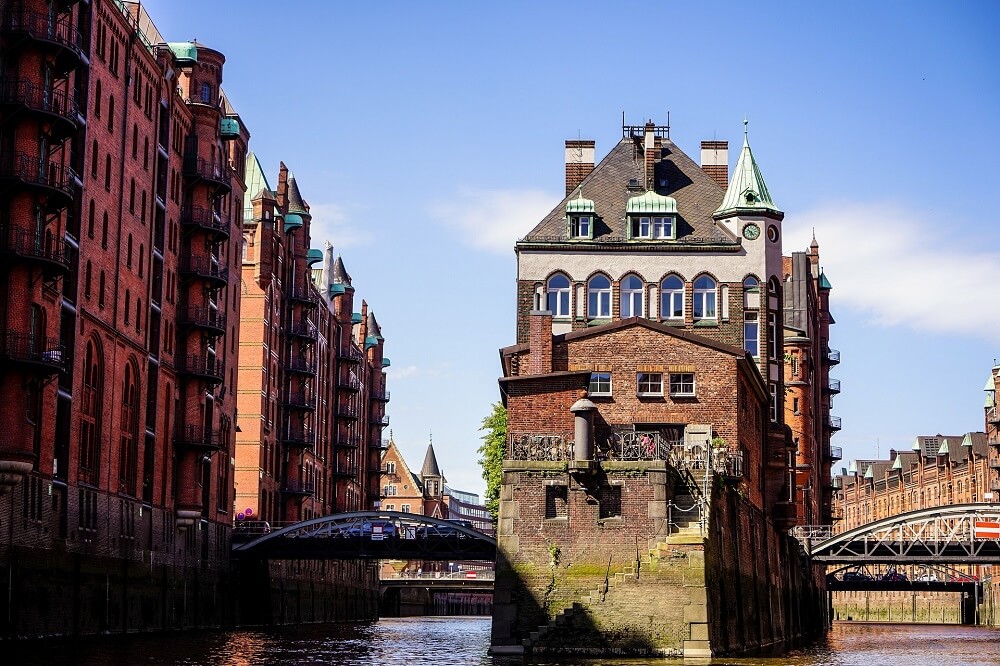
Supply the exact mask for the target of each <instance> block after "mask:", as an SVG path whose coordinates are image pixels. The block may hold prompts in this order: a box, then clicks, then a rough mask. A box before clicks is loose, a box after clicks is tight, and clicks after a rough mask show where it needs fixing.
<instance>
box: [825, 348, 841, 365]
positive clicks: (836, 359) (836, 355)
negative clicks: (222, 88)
mask: <svg viewBox="0 0 1000 666" xmlns="http://www.w3.org/2000/svg"><path fill="white" fill-rule="evenodd" d="M826 360H827V361H829V363H830V365H837V364H838V363H840V351H839V350H837V349H827V350H826Z"/></svg>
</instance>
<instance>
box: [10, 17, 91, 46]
mask: <svg viewBox="0 0 1000 666" xmlns="http://www.w3.org/2000/svg"><path fill="white" fill-rule="evenodd" d="M0 27H2V29H3V30H4V31H16V32H24V33H27V34H28V35H31V36H32V37H33V38H35V39H44V40H45V41H48V42H52V43H54V44H60V45H62V46H65V47H67V48H69V49H71V50H73V51H76V52H77V53H78V54H79V55H80V57H82V54H83V52H84V50H85V49H84V44H85V40H84V35H83V34H82V33H81V32H80V31H79V30H78V29H77V27H76V24H75V23H74V22H73V20H72V16H69V15H64V16H59V17H50V16H48V15H47V14H43V13H42V12H33V11H29V10H25V9H22V10H21V11H17V10H16V9H14V10H11V11H9V12H5V16H4V17H3V23H2V24H0Z"/></svg>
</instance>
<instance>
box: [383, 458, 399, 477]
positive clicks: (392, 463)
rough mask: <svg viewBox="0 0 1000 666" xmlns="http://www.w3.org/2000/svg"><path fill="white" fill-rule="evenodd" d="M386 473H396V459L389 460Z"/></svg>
mask: <svg viewBox="0 0 1000 666" xmlns="http://www.w3.org/2000/svg"><path fill="white" fill-rule="evenodd" d="M385 473H386V474H395V473H396V463H395V461H391V460H390V461H389V462H387V463H386V464H385Z"/></svg>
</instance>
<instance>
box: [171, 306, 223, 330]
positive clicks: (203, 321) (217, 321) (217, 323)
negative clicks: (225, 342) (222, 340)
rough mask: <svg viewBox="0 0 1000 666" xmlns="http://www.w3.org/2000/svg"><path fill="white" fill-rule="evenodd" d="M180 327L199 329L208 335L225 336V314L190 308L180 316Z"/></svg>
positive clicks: (209, 309)
mask: <svg viewBox="0 0 1000 666" xmlns="http://www.w3.org/2000/svg"><path fill="white" fill-rule="evenodd" d="M180 324H181V326H188V327H191V328H200V329H202V330H204V331H206V332H207V333H208V334H209V335H216V336H218V335H225V333H226V314H225V313H224V312H219V311H218V310H214V309H212V308H203V307H191V308H188V309H187V312H186V313H183V314H181V316H180Z"/></svg>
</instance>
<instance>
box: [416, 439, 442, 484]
mask: <svg viewBox="0 0 1000 666" xmlns="http://www.w3.org/2000/svg"><path fill="white" fill-rule="evenodd" d="M429 476H441V470H440V469H439V468H438V461H437V456H435V455H434V445H433V444H428V445H427V453H426V454H424V466H423V467H421V468H420V478H421V479H426V478H427V477H429Z"/></svg>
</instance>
